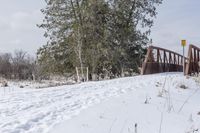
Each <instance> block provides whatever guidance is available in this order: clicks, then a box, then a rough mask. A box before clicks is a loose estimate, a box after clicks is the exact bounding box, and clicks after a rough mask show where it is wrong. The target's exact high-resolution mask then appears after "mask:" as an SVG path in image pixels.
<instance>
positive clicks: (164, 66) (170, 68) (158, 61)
mask: <svg viewBox="0 0 200 133" xmlns="http://www.w3.org/2000/svg"><path fill="white" fill-rule="evenodd" d="M184 60H185V62H186V58H184ZM182 71H183V56H182V55H180V54H178V53H175V52H173V51H170V50H167V49H164V48H159V47H155V46H150V47H149V48H148V51H147V55H146V57H145V61H144V63H143V64H142V70H141V74H142V75H146V74H154V73H162V72H182Z"/></svg>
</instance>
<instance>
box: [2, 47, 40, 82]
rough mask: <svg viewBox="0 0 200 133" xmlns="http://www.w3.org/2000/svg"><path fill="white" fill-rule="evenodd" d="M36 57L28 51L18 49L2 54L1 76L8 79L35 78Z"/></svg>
mask: <svg viewBox="0 0 200 133" xmlns="http://www.w3.org/2000/svg"><path fill="white" fill-rule="evenodd" d="M35 72H36V63H35V59H34V58H33V57H31V56H30V55H29V54H28V53H27V52H25V51H22V50H16V51H15V52H14V54H11V53H1V54H0V76H1V77H3V78H6V79H18V80H27V79H30V80H33V79H34V78H35V74H36V73H35Z"/></svg>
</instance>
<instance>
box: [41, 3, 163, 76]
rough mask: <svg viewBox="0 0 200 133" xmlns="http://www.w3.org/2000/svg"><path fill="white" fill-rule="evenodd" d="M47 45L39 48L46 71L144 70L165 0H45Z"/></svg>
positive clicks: (118, 73) (112, 73)
mask: <svg viewBox="0 0 200 133" xmlns="http://www.w3.org/2000/svg"><path fill="white" fill-rule="evenodd" d="M45 1H46V7H45V8H44V9H42V10H41V11H42V13H43V14H44V15H45V17H44V20H43V23H42V24H40V25H38V26H39V27H40V28H43V29H45V31H46V32H45V34H44V36H45V37H46V38H48V42H47V44H45V45H43V47H41V48H40V49H39V50H38V53H37V55H38V63H39V64H40V65H41V66H43V68H45V69H44V70H43V72H44V73H58V74H63V73H73V72H74V71H75V67H79V68H80V73H83V71H84V70H83V69H84V67H87V68H89V78H90V79H95V78H96V77H99V76H103V77H111V76H113V77H120V76H122V75H123V74H124V71H125V70H126V71H129V72H130V73H131V72H139V69H138V68H139V66H140V64H141V60H142V59H143V57H144V55H145V52H146V46H147V44H148V43H149V41H150V40H149V39H148V36H149V35H150V28H151V27H152V26H153V20H154V18H155V16H156V14H157V12H156V7H157V6H158V5H159V4H161V3H162V0H45Z"/></svg>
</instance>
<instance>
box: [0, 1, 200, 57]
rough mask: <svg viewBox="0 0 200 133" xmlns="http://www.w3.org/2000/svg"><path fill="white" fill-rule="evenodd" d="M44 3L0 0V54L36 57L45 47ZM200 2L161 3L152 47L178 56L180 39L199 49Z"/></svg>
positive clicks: (153, 33)
mask: <svg viewBox="0 0 200 133" xmlns="http://www.w3.org/2000/svg"><path fill="white" fill-rule="evenodd" d="M44 1H45V0H0V53H2V52H11V53H13V52H14V51H15V50H16V49H23V50H24V51H27V52H28V53H29V54H31V55H35V54H36V51H37V49H38V48H39V47H40V46H42V45H44V44H46V39H45V38H44V37H43V33H44V31H43V30H42V29H39V28H38V27H37V26H36V24H40V23H42V19H43V15H42V13H41V12H40V9H42V8H44V7H45V2H44ZM199 6H200V0H164V2H163V4H162V5H160V6H159V7H158V15H157V17H156V19H155V20H154V26H153V27H152V32H151V36H150V37H151V38H152V40H153V45H155V46H160V47H163V48H167V49H170V50H173V51H176V52H179V53H181V52H182V47H181V44H180V40H181V39H186V40H187V43H188V44H194V45H196V46H199V47H200V28H199V27H200V8H199Z"/></svg>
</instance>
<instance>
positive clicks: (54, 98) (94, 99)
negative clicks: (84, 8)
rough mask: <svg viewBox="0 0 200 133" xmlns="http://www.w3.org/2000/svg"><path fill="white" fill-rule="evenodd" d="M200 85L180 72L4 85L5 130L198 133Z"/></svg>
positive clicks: (0, 132)
mask: <svg viewBox="0 0 200 133" xmlns="http://www.w3.org/2000/svg"><path fill="white" fill-rule="evenodd" d="M184 87H186V89H183V88H184ZM187 87H188V88H187ZM199 89H200V86H199V84H198V83H197V82H196V81H195V80H194V79H193V78H186V77H184V76H182V74H180V73H168V74H155V75H148V76H136V77H130V78H121V79H115V80H109V81H101V82H88V83H82V84H77V85H68V86H61V87H53V88H47V89H33V88H29V89H28V88H23V89H22V88H18V87H15V86H11V87H8V88H0V133H135V132H136V131H135V130H137V133H198V132H200V131H199V130H200V91H199Z"/></svg>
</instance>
